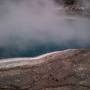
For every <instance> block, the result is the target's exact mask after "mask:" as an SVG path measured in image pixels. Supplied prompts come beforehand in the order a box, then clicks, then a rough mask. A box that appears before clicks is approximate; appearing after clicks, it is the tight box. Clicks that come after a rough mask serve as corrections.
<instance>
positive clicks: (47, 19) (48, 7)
mask: <svg viewBox="0 0 90 90" xmlns="http://www.w3.org/2000/svg"><path fill="white" fill-rule="evenodd" d="M0 12H1V13H0V57H1V58H7V57H29V56H37V55H40V54H43V53H46V52H51V51H56V50H63V49H67V48H90V42H89V38H90V19H89V18H88V17H84V16H81V15H77V14H74V15H67V14H66V12H65V10H64V9H63V8H62V7H58V6H56V4H54V2H52V1H49V0H8V1H7V0H3V1H2V0H0Z"/></svg>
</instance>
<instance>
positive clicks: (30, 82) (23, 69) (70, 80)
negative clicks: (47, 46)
mask: <svg viewBox="0 0 90 90" xmlns="http://www.w3.org/2000/svg"><path fill="white" fill-rule="evenodd" d="M0 90H90V49H80V50H79V49H70V50H64V51H60V52H59V51H58V52H55V53H51V54H47V55H44V56H42V57H41V56H40V58H39V57H38V58H35V59H33V58H22V59H15V60H13V59H11V60H9V59H8V60H7V59H6V60H1V61H0Z"/></svg>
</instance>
